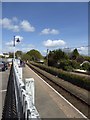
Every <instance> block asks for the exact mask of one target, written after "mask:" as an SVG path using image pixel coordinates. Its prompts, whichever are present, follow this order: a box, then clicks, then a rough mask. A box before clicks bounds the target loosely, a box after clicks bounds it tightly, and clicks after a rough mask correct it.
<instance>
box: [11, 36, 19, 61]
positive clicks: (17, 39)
mask: <svg viewBox="0 0 90 120" xmlns="http://www.w3.org/2000/svg"><path fill="white" fill-rule="evenodd" d="M15 41H16V42H20V40H19V38H15V36H14V40H13V47H14V55H13V56H14V60H15Z"/></svg>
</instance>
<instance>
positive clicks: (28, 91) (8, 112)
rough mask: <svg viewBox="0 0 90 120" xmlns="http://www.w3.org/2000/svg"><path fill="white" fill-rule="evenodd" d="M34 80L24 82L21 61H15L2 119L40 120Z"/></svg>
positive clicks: (29, 79)
mask: <svg viewBox="0 0 90 120" xmlns="http://www.w3.org/2000/svg"><path fill="white" fill-rule="evenodd" d="M34 99H35V98H34V79H33V78H28V79H25V83H24V82H23V81H22V67H20V61H19V60H13V63H12V67H11V71H10V75H9V81H8V86H7V93H6V98H5V104H4V109H3V115H2V119H7V118H17V119H18V120H20V119H27V120H28V119H32V118H36V119H37V120H40V116H39V113H38V111H37V109H36V107H35V100H34Z"/></svg>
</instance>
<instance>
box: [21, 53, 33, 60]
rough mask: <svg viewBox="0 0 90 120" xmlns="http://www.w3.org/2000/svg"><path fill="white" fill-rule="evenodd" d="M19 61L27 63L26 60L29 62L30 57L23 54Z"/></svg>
mask: <svg viewBox="0 0 90 120" xmlns="http://www.w3.org/2000/svg"><path fill="white" fill-rule="evenodd" d="M21 59H22V60H24V61H27V60H31V57H30V55H28V54H26V53H25V54H23V55H22V57H21Z"/></svg>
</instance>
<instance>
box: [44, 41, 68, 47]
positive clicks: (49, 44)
mask: <svg viewBox="0 0 90 120" xmlns="http://www.w3.org/2000/svg"><path fill="white" fill-rule="evenodd" d="M43 44H44V46H45V47H51V48H56V47H60V46H61V47H62V46H64V45H65V44H66V43H65V41H64V40H46V41H44V42H43Z"/></svg>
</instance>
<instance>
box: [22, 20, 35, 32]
mask: <svg viewBox="0 0 90 120" xmlns="http://www.w3.org/2000/svg"><path fill="white" fill-rule="evenodd" d="M20 25H21V28H22V29H23V30H24V31H27V32H34V31H35V28H34V27H33V26H31V24H30V23H29V22H28V21H27V20H23V21H22V22H21V24H20Z"/></svg>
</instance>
